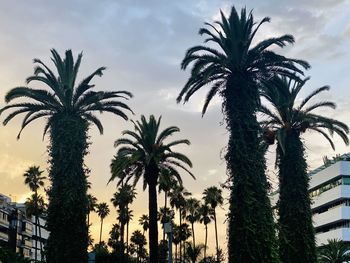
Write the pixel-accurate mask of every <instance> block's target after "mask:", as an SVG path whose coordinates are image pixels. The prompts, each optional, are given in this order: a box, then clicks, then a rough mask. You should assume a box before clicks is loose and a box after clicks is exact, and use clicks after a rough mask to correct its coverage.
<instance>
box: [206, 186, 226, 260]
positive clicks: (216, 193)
mask: <svg viewBox="0 0 350 263" xmlns="http://www.w3.org/2000/svg"><path fill="white" fill-rule="evenodd" d="M203 199H204V202H205V203H206V204H208V205H209V206H210V207H211V209H213V217H214V224H215V241H216V259H217V261H218V262H219V240H218V227H217V221H216V208H217V207H218V206H221V205H223V203H224V198H223V197H222V190H221V189H219V188H218V187H216V186H211V187H208V188H207V189H205V190H204V192H203Z"/></svg>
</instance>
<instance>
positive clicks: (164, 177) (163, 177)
mask: <svg viewBox="0 0 350 263" xmlns="http://www.w3.org/2000/svg"><path fill="white" fill-rule="evenodd" d="M178 180H180V181H179V182H178V181H177V178H176V177H174V176H172V174H171V172H170V171H169V170H162V171H161V172H160V174H159V179H158V181H159V182H158V192H159V193H160V192H161V191H163V192H164V210H163V211H164V212H166V211H168V210H167V204H168V194H169V191H170V190H171V189H172V187H173V186H174V185H176V184H177V183H179V184H182V179H181V177H179V178H178ZM165 218H167V216H166V215H165V214H164V215H163V219H165ZM164 223H166V221H164V222H162V224H163V240H165V230H164Z"/></svg>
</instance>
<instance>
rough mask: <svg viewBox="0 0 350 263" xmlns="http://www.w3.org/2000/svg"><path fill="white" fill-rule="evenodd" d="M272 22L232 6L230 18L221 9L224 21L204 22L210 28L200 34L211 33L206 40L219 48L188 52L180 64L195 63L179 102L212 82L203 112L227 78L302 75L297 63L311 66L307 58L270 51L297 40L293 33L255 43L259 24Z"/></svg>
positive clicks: (202, 47) (255, 80)
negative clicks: (297, 57)
mask: <svg viewBox="0 0 350 263" xmlns="http://www.w3.org/2000/svg"><path fill="white" fill-rule="evenodd" d="M269 21H270V18H268V17H265V18H264V19H262V20H261V21H260V23H259V24H257V25H256V24H255V23H254V18H253V14H252V12H250V13H249V14H247V11H246V9H245V8H243V9H242V11H241V15H240V16H239V14H238V13H237V11H236V9H235V8H234V7H232V9H231V14H230V16H229V17H228V18H227V17H226V16H225V15H224V14H223V12H221V21H216V22H215V24H214V25H212V24H209V23H205V25H206V26H207V28H201V29H200V30H199V34H200V35H206V36H208V38H207V39H205V41H204V42H205V43H207V42H213V43H215V44H217V45H218V46H219V48H220V50H217V49H214V48H211V47H209V46H204V45H199V46H194V47H192V48H190V49H189V50H188V51H187V53H186V55H185V58H184V59H183V61H182V64H181V67H182V69H186V68H187V67H188V66H189V65H190V64H191V63H193V66H192V70H191V76H190V78H189V79H188V81H187V83H186V84H185V86H184V88H183V89H182V91H181V92H180V94H179V96H178V98H177V101H178V102H180V101H181V100H182V99H183V100H184V102H187V101H188V100H189V98H190V97H191V96H192V95H193V94H194V93H195V92H196V91H197V90H199V89H200V88H202V87H203V86H205V85H210V90H209V92H208V94H207V96H206V100H205V103H204V106H203V110H202V114H204V113H205V112H206V109H207V107H208V105H209V103H210V101H211V99H212V98H213V97H214V96H215V95H216V94H217V93H220V92H222V91H223V90H224V89H225V88H227V87H228V86H227V85H226V84H227V81H229V80H230V79H231V78H232V77H242V76H243V77H244V78H245V79H246V80H250V81H253V82H255V83H256V82H258V83H259V82H260V81H262V80H264V79H269V78H271V76H273V75H275V74H282V75H287V76H294V75H295V74H294V72H298V73H301V74H302V71H301V70H300V69H299V68H298V67H297V65H300V66H302V67H304V68H309V64H308V63H307V62H305V61H302V60H297V59H291V58H286V57H284V56H281V55H278V54H276V53H275V52H273V51H272V50H270V48H271V47H272V46H279V47H284V46H286V45H287V44H292V43H294V38H293V36H291V35H283V36H280V37H276V38H269V39H266V40H263V41H261V42H259V43H257V44H256V45H255V46H252V43H253V40H254V38H255V35H256V33H257V31H258V30H259V28H260V26H261V25H262V24H264V23H266V22H269ZM183 96H184V98H183ZM255 99H258V98H255Z"/></svg>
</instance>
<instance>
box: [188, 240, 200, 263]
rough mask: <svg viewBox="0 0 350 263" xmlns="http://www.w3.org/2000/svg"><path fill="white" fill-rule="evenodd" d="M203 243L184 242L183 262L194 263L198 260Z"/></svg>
mask: <svg viewBox="0 0 350 263" xmlns="http://www.w3.org/2000/svg"><path fill="white" fill-rule="evenodd" d="M203 250H204V245H198V246H194V245H193V244H191V243H190V242H186V245H185V262H188V263H196V262H198V261H200V259H201V257H202V252H203Z"/></svg>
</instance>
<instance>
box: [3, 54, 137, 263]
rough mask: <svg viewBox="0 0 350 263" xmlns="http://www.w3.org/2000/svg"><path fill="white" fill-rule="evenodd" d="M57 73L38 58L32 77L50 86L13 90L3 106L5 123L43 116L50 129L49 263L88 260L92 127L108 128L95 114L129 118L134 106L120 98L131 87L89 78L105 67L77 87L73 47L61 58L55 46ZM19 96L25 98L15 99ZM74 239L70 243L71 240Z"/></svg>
mask: <svg viewBox="0 0 350 263" xmlns="http://www.w3.org/2000/svg"><path fill="white" fill-rule="evenodd" d="M51 54H52V61H53V62H54V65H55V69H56V72H54V71H52V70H51V69H50V68H49V67H48V66H47V65H45V64H44V63H43V62H42V61H41V60H39V59H34V63H35V65H36V66H35V69H34V75H33V76H30V77H28V78H27V83H28V84H29V83H32V82H33V81H35V82H37V83H40V84H43V85H44V86H45V89H34V88H29V87H16V88H13V89H12V90H10V91H9V92H8V93H7V94H6V96H5V101H6V103H7V105H6V106H5V107H3V108H2V109H1V110H0V113H3V112H4V111H8V110H12V112H11V113H9V114H8V115H7V116H6V117H5V119H4V121H3V123H4V125H6V124H7V123H8V122H9V121H11V120H12V119H13V118H14V117H16V116H18V115H20V114H25V115H24V118H23V121H22V125H21V130H20V132H19V134H18V138H19V137H20V134H21V132H22V130H23V129H24V128H25V127H26V126H27V125H29V124H30V123H32V122H33V121H35V120H37V119H39V118H46V125H45V127H44V135H45V134H46V133H47V132H48V131H49V132H50V146H49V156H50V160H49V164H50V166H51V167H50V174H49V179H50V180H51V183H52V186H51V188H50V189H49V191H48V194H49V207H48V220H47V224H48V229H49V231H50V237H49V240H48V244H47V248H48V254H47V260H48V262H50V263H58V262H59V263H61V262H72V263H81V262H86V261H87V245H88V231H87V226H86V215H87V214H88V201H87V197H86V190H87V182H86V170H84V168H83V167H84V156H85V155H86V154H87V153H88V144H87V131H88V128H89V125H90V124H94V125H96V126H97V128H98V129H99V131H100V133H102V132H103V127H102V124H101V122H100V120H99V119H98V118H97V117H96V116H95V115H94V114H93V113H94V112H100V113H102V112H110V113H113V114H115V115H117V116H120V117H122V118H123V119H127V115H126V114H125V111H129V112H130V111H131V110H130V108H129V107H128V106H127V105H126V104H125V103H123V102H121V101H120V100H121V99H129V98H130V97H131V96H132V94H131V93H129V92H127V91H111V92H109V91H106V92H105V91H98V92H95V91H93V90H92V89H93V88H94V86H95V85H93V84H91V83H90V82H91V81H92V79H93V78H94V77H95V76H102V73H103V71H104V70H105V68H104V67H101V68H98V69H97V70H95V71H94V72H93V73H92V74H90V75H89V76H87V77H86V78H85V79H83V80H82V82H81V83H80V84H78V85H75V84H76V79H77V75H78V71H79V67H80V63H81V59H82V54H79V55H78V57H77V59H76V61H74V58H73V54H72V51H71V50H67V51H66V52H65V57H64V58H61V57H60V55H59V54H58V53H57V51H56V50H54V49H52V50H51ZM17 99H25V100H26V101H25V102H19V103H14V102H13V101H15V100H17ZM67 240H69V242H67Z"/></svg>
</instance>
